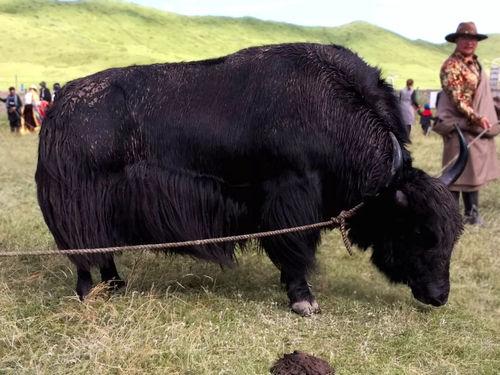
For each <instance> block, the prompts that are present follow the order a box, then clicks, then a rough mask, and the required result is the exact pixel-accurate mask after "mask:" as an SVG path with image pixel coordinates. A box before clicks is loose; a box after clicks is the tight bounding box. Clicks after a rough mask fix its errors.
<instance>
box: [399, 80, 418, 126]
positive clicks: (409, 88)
mask: <svg viewBox="0 0 500 375" xmlns="http://www.w3.org/2000/svg"><path fill="white" fill-rule="evenodd" d="M416 96H417V95H416V92H415V90H414V89H413V79H411V78H410V79H408V80H407V81H406V87H405V88H404V89H402V90H401V91H400V92H399V103H400V106H401V114H402V116H403V122H404V124H405V125H406V127H407V129H408V135H409V134H410V132H411V126H412V125H413V123H414V122H415V111H416V110H417V109H418V103H417V100H416Z"/></svg>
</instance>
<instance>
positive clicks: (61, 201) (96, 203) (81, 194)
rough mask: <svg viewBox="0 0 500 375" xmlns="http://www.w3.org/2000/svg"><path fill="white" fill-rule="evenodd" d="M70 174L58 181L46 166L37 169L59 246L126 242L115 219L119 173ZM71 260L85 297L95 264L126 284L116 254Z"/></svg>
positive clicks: (112, 281) (42, 198)
mask: <svg viewBox="0 0 500 375" xmlns="http://www.w3.org/2000/svg"><path fill="white" fill-rule="evenodd" d="M67 175H68V177H67V179H66V181H65V183H60V182H59V181H57V183H56V181H53V180H52V179H51V176H50V175H49V174H48V173H46V171H45V169H44V168H43V166H39V168H38V170H37V182H38V200H39V202H40V207H41V208H42V212H43V215H44V217H45V221H46V222H47V225H48V227H49V229H50V230H51V232H52V234H53V235H54V239H55V241H56V243H57V246H58V248H59V249H83V248H97V247H106V246H117V245H118V246H119V245H120V244H121V243H122V241H121V239H120V238H119V237H118V235H117V233H116V229H115V225H114V222H113V220H114V215H113V196H114V195H115V193H116V189H117V186H120V184H119V183H118V182H119V181H121V180H120V178H119V176H113V175H106V176H104V175H92V176H91V177H89V178H87V179H82V178H77V176H75V175H72V174H70V173H68V174H67ZM47 179H49V181H46V180H47ZM49 182H50V183H49ZM69 259H70V260H71V261H72V262H73V263H74V264H75V266H76V269H77V277H78V280H77V283H76V293H77V294H78V296H79V297H80V299H81V300H83V299H84V298H85V296H86V295H87V294H88V293H89V292H90V290H91V289H92V276H91V274H90V270H91V268H92V267H95V266H97V267H99V268H100V270H101V276H102V279H103V281H105V282H110V284H111V285H112V286H120V285H121V284H122V283H123V281H121V280H120V277H119V276H118V273H117V271H116V266H115V263H114V261H113V255H112V254H85V255H70V256H69Z"/></svg>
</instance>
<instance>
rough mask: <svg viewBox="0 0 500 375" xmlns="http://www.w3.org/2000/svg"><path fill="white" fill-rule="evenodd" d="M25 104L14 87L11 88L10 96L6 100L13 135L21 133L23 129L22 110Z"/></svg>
mask: <svg viewBox="0 0 500 375" xmlns="http://www.w3.org/2000/svg"><path fill="white" fill-rule="evenodd" d="M22 106H23V103H22V102H21V98H20V97H19V95H17V94H16V89H15V88H14V87H9V95H8V96H7V98H5V107H6V109H7V116H8V117H9V124H10V131H11V132H12V133H19V130H20V128H21V108H22Z"/></svg>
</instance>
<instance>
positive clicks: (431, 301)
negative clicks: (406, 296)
mask: <svg viewBox="0 0 500 375" xmlns="http://www.w3.org/2000/svg"><path fill="white" fill-rule="evenodd" d="M412 292H413V296H414V297H415V298H416V299H418V300H419V301H420V302H423V303H425V304H427V305H432V306H436V307H437V306H443V305H444V304H445V303H446V302H448V293H449V288H446V289H445V290H444V291H443V289H438V288H434V287H427V288H425V289H424V290H421V289H420V290H419V289H417V288H412Z"/></svg>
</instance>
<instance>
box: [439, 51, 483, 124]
mask: <svg viewBox="0 0 500 375" xmlns="http://www.w3.org/2000/svg"><path fill="white" fill-rule="evenodd" d="M481 69H482V68H481V65H480V64H479V61H478V59H477V56H476V55H474V56H472V57H471V58H469V59H467V58H466V57H465V56H463V55H462V54H461V53H459V52H454V53H453V54H452V55H451V56H450V57H449V58H448V59H447V60H446V61H445V62H444V63H443V66H442V67H441V72H440V74H439V76H440V78H441V86H442V88H443V91H444V92H445V93H446V94H447V95H448V97H449V98H450V99H451V100H452V102H453V103H454V104H455V105H456V106H457V109H458V110H459V111H460V112H461V113H463V114H464V116H465V117H466V118H468V119H469V121H470V122H471V123H472V124H478V123H479V120H480V119H481V115H480V114H478V113H475V112H474V109H473V108H472V100H473V99H474V93H475V92H476V89H477V87H478V85H479V80H480V77H481Z"/></svg>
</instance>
